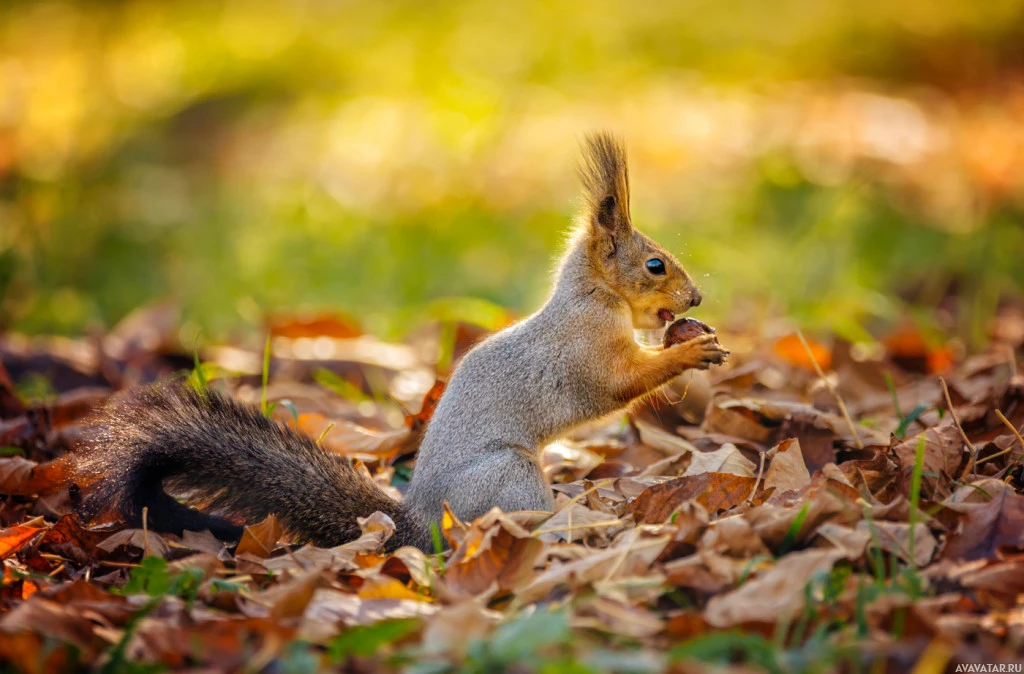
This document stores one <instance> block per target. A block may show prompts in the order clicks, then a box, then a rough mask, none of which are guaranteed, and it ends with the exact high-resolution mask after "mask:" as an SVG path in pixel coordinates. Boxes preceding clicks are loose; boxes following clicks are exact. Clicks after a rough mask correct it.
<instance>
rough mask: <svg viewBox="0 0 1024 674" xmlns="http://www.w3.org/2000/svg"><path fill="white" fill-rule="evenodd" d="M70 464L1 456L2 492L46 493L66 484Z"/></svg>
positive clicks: (13, 493) (25, 494)
mask: <svg viewBox="0 0 1024 674" xmlns="http://www.w3.org/2000/svg"><path fill="white" fill-rule="evenodd" d="M69 473H70V471H69V465H68V464H67V462H65V461H61V460H57V461H50V462H48V463H36V462H35V461H29V460H28V459H24V458H22V457H20V456H7V457H3V458H0V494H10V495H12V496H32V495H34V494H45V493H48V492H52V491H54V490H56V489H60V488H62V487H63V486H64V483H65V480H66V479H67V477H68V475H69Z"/></svg>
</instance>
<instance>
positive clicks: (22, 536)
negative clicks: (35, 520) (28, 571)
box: [0, 524, 46, 559]
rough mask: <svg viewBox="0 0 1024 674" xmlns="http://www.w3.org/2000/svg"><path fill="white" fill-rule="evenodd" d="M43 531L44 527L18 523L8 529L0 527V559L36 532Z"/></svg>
mask: <svg viewBox="0 0 1024 674" xmlns="http://www.w3.org/2000/svg"><path fill="white" fill-rule="evenodd" d="M44 531H46V529H35V528H33V527H26V526H22V525H20V524H19V525H16V526H13V527H10V528H9V529H0V559H6V558H7V557H9V556H11V555H12V554H14V553H15V552H17V551H18V550H19V549H20V548H21V546H23V545H24V544H25V543H27V542H29V541H30V540H32V539H33V538H35V535H36V534H39V533H42V532H44Z"/></svg>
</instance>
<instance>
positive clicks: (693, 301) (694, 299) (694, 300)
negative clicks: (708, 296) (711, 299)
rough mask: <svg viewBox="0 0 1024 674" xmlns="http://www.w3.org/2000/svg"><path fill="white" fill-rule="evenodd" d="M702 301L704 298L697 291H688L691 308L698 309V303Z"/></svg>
mask: <svg viewBox="0 0 1024 674" xmlns="http://www.w3.org/2000/svg"><path fill="white" fill-rule="evenodd" d="M702 299H704V298H703V297H702V296H701V294H700V291H699V290H697V289H696V288H694V289H693V290H691V291H690V306H691V307H699V306H700V301H701V300H702Z"/></svg>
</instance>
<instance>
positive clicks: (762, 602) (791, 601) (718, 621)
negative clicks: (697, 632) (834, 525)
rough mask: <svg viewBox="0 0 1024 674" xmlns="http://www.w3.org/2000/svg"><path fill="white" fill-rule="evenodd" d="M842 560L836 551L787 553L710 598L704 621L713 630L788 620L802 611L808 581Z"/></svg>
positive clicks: (839, 553)
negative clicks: (743, 581) (731, 588)
mask: <svg viewBox="0 0 1024 674" xmlns="http://www.w3.org/2000/svg"><path fill="white" fill-rule="evenodd" d="M844 557H845V553H844V552H842V551H840V550H803V551H800V552H791V553H789V554H788V555H785V556H784V557H781V558H780V559H779V560H778V562H776V564H775V566H773V567H772V568H771V569H770V570H769V571H767V572H765V573H759V574H757V576H755V577H754V578H752V579H751V580H748V581H747V582H746V583H744V584H743V585H741V586H740V587H739V588H738V589H736V590H733V591H731V592H726V593H725V594H719V595H716V596H714V597H712V598H711V600H710V601H709V602H708V605H707V608H706V609H705V610H704V619H705V620H707V621H708V623H709V624H711V625H713V626H715V627H729V626H732V625H740V624H743V623H751V622H763V623H776V622H778V621H780V620H781V621H785V620H789V619H791V618H792V617H793V616H795V615H796V614H797V613H799V612H800V611H801V610H803V608H804V601H805V600H804V587H805V586H806V585H807V583H808V582H810V580H811V578H813V577H814V575H815V574H818V573H821V572H827V571H830V570H831V569H832V566H833V565H834V564H835V563H836V562H838V561H839V560H840V559H843V558H844Z"/></svg>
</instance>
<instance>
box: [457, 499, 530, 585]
mask: <svg viewBox="0 0 1024 674" xmlns="http://www.w3.org/2000/svg"><path fill="white" fill-rule="evenodd" d="M462 526H463V527H464V530H463V531H462V532H460V535H459V536H458V543H457V546H456V548H455V552H454V553H453V554H452V556H451V558H450V559H449V560H448V563H447V565H446V566H447V570H446V573H445V575H444V586H445V588H446V589H447V590H448V591H449V592H451V593H452V594H453V595H477V594H481V593H483V592H485V591H487V590H489V589H491V588H492V587H493V588H494V589H497V590H498V591H514V590H515V589H516V588H518V587H519V586H520V585H521V584H522V583H524V582H525V581H526V580H527V579H528V578H529V576H530V575H531V574H532V573H533V563H534V561H535V560H536V559H537V556H538V555H539V554H540V551H541V549H542V548H543V547H544V544H543V543H541V541H539V540H538V539H537V538H535V537H534V536H532V535H531V534H530V532H529V531H527V530H526V529H524V528H523V527H521V526H519V525H518V524H516V523H515V522H514V521H513V520H511V519H510V518H509V517H508V516H507V515H505V514H504V513H503V512H501V511H500V510H498V509H497V508H495V509H493V510H491V511H489V512H487V513H485V514H484V515H483V516H481V517H479V518H478V519H476V520H475V521H474V522H472V523H471V524H469V525H462ZM449 540H452V539H451V538H450V539H449Z"/></svg>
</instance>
